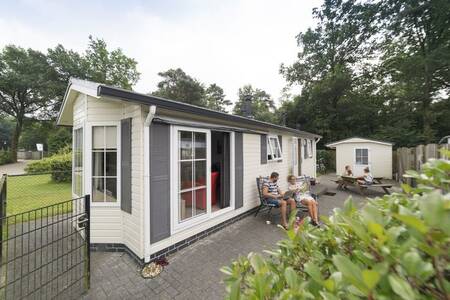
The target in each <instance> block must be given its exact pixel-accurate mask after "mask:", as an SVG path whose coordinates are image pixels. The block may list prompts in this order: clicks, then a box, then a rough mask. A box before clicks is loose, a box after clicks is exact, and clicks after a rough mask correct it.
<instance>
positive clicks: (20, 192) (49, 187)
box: [6, 174, 72, 223]
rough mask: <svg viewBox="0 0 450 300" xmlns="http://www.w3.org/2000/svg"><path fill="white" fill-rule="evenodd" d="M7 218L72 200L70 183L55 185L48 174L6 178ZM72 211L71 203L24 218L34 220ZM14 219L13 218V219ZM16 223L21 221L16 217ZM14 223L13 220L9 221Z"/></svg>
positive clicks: (30, 214)
mask: <svg viewBox="0 0 450 300" xmlns="http://www.w3.org/2000/svg"><path fill="white" fill-rule="evenodd" d="M7 188H8V189H7V205H6V213H7V215H8V216H11V215H15V214H19V213H23V212H27V211H30V210H34V209H38V208H41V207H44V206H49V205H53V204H57V203H61V202H64V201H68V200H70V199H72V187H71V183H70V182H67V183H66V182H64V183H56V182H53V181H52V180H51V178H50V174H44V175H30V176H8V182H7ZM69 211H72V205H71V202H68V203H64V204H63V205H60V206H57V207H54V208H53V209H51V208H50V209H48V210H47V209H44V210H39V211H37V212H36V213H35V212H31V213H29V214H26V215H25V216H24V219H23V221H25V220H26V219H35V218H39V217H40V216H41V213H42V215H43V216H46V215H56V214H60V213H66V212H69ZM13 219H14V218H13ZM16 221H17V222H22V219H21V218H20V219H19V217H17V220H16ZM10 222H15V220H11V219H10V220H9V223H10Z"/></svg>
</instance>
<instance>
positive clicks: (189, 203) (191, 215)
mask: <svg viewBox="0 0 450 300" xmlns="http://www.w3.org/2000/svg"><path fill="white" fill-rule="evenodd" d="M174 138H175V139H174V146H175V147H174V148H175V149H174V151H175V156H176V159H174V161H173V164H175V166H173V170H174V171H175V172H176V183H175V184H174V185H173V186H174V187H175V190H174V194H175V195H173V196H175V198H176V199H177V203H176V214H175V216H174V217H176V224H182V223H183V224H186V223H189V222H191V221H192V222H195V221H194V220H198V219H199V218H201V216H206V215H207V214H208V212H209V211H210V209H211V208H210V201H209V185H210V179H209V177H210V170H209V161H210V160H209V149H208V145H209V132H208V131H206V130H199V129H188V128H176V130H175V132H174Z"/></svg>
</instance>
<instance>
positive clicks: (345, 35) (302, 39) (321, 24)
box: [280, 0, 376, 141]
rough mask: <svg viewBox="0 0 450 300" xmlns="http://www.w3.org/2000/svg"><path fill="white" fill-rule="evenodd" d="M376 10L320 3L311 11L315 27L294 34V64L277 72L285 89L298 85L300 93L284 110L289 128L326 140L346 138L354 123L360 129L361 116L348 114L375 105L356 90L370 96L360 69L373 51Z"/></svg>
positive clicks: (331, 0) (340, 0)
mask: <svg viewBox="0 0 450 300" xmlns="http://www.w3.org/2000/svg"><path fill="white" fill-rule="evenodd" d="M375 12H376V10H375V9H374V5H372V4H370V3H361V2H359V1H355V0H347V1H344V0H325V1H324V4H323V5H322V6H321V7H320V8H318V9H314V10H313V17H314V18H315V19H316V20H317V25H316V26H315V27H314V28H309V29H308V30H306V31H305V32H302V33H300V34H299V35H298V36H297V43H298V46H299V48H300V52H299V53H298V60H297V61H296V62H295V63H294V64H292V65H290V66H286V65H281V69H280V71H281V73H282V74H283V75H284V76H285V78H286V80H287V82H288V84H289V85H300V86H301V87H302V95H301V96H300V97H297V99H296V101H295V102H294V105H293V106H292V105H291V107H290V108H289V109H290V111H287V114H288V120H287V121H288V125H289V126H296V127H297V126H298V125H299V126H300V127H301V128H304V129H310V130H314V131H316V132H318V133H320V134H322V135H324V137H325V138H324V140H325V141H329V140H334V139H338V138H342V137H344V136H346V135H347V134H348V133H349V132H351V128H358V124H359V127H362V126H364V123H365V122H364V119H362V118H357V117H358V115H360V114H358V113H357V115H356V116H353V115H349V114H348V111H349V110H351V109H354V108H355V107H362V108H364V109H365V110H366V109H367V108H373V107H374V105H372V104H371V103H370V102H371V101H373V99H370V97H368V96H370V94H369V95H365V96H361V95H360V92H363V91H364V92H365V93H369V92H370V88H363V86H364V85H365V84H366V83H367V81H370V80H365V79H368V78H367V77H366V75H367V74H366V73H365V72H362V70H364V69H365V68H366V65H367V63H368V62H369V61H370V59H371V58H372V53H373V50H374V49H373V45H374V43H371V42H372V41H373V39H374V38H373V33H374V22H375V20H376V18H375V15H376V13H375ZM368 41H369V42H368ZM357 91H358V92H357ZM356 95H358V97H356ZM364 102H367V103H364ZM286 105H288V106H289V104H285V106H286ZM284 109H286V107H285V108H284ZM306 113H307V115H305V114H306ZM369 114H371V112H369ZM372 117H376V115H372ZM312 124H314V126H315V128H311V127H312V126H311V125H312Z"/></svg>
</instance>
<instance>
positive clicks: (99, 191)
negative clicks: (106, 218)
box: [92, 178, 105, 202]
mask: <svg viewBox="0 0 450 300" xmlns="http://www.w3.org/2000/svg"><path fill="white" fill-rule="evenodd" d="M104 185H105V180H104V178H92V202H104V201H105V194H104V192H105V186H104Z"/></svg>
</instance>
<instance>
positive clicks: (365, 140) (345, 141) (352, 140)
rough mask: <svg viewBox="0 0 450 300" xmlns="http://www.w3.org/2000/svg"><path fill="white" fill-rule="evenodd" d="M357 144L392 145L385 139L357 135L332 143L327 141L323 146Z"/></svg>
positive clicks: (332, 146) (334, 146) (333, 146)
mask: <svg viewBox="0 0 450 300" xmlns="http://www.w3.org/2000/svg"><path fill="white" fill-rule="evenodd" d="M350 143H353V144H357V143H372V144H380V145H386V146H392V145H393V143H391V142H386V141H380V140H375V139H368V138H362V137H358V136H354V137H350V138H346V139H343V140H339V141H336V142H332V143H328V144H326V145H325V146H327V147H328V148H336V146H337V145H340V144H350Z"/></svg>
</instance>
